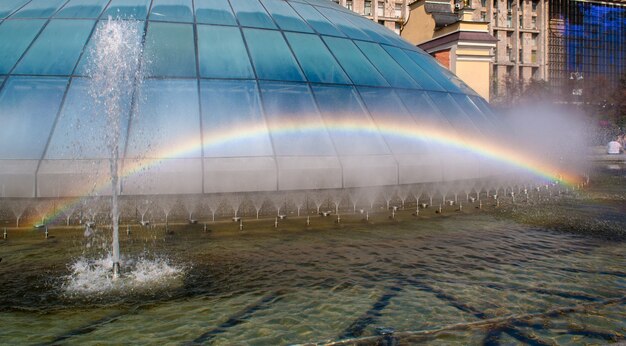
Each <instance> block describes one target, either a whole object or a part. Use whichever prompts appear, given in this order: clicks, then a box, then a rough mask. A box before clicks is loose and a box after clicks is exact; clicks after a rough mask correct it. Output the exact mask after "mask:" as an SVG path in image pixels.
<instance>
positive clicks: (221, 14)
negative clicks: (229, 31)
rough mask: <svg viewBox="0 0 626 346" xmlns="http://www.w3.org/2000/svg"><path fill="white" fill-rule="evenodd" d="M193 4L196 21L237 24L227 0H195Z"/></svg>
mask: <svg viewBox="0 0 626 346" xmlns="http://www.w3.org/2000/svg"><path fill="white" fill-rule="evenodd" d="M194 5H195V6H196V21H197V22H198V23H206V24H224V25H237V20H235V15H234V14H233V10H232V9H231V8H230V5H229V4H228V0H196V1H195V3H194Z"/></svg>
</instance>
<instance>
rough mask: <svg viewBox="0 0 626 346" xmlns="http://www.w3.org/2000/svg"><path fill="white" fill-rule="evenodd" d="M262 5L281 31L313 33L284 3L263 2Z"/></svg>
mask: <svg viewBox="0 0 626 346" xmlns="http://www.w3.org/2000/svg"><path fill="white" fill-rule="evenodd" d="M263 5H265V8H267V10H268V11H269V12H270V13H271V14H272V17H273V18H274V21H275V22H276V24H278V26H279V27H280V28H281V29H283V30H290V31H303V32H313V30H311V28H309V26H308V25H307V24H306V23H305V22H304V20H302V18H300V16H298V14H297V13H296V12H295V11H294V10H293V9H292V8H291V6H289V4H288V3H287V2H285V1H281V0H264V1H263Z"/></svg>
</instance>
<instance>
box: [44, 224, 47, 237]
mask: <svg viewBox="0 0 626 346" xmlns="http://www.w3.org/2000/svg"><path fill="white" fill-rule="evenodd" d="M44 234H45V236H46V239H48V226H46V231H45V232H44Z"/></svg>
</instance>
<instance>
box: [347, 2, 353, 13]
mask: <svg viewBox="0 0 626 346" xmlns="http://www.w3.org/2000/svg"><path fill="white" fill-rule="evenodd" d="M346 8H347V9H349V10H350V11H352V1H350V0H348V1H346Z"/></svg>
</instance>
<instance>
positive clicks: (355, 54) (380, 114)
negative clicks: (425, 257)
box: [0, 0, 497, 197]
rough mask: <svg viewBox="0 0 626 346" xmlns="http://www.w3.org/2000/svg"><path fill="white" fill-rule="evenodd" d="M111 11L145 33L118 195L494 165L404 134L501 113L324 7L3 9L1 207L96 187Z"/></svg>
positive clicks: (472, 132) (387, 177)
mask: <svg viewBox="0 0 626 346" xmlns="http://www.w3.org/2000/svg"><path fill="white" fill-rule="evenodd" d="M109 17H112V18H116V19H122V20H135V21H136V23H137V25H139V26H141V28H142V32H143V33H144V37H143V45H144V47H143V61H142V64H143V66H144V67H145V71H146V73H145V79H144V81H143V82H142V83H141V85H140V86H139V87H138V88H137V89H138V91H137V95H135V94H134V93H132V92H130V91H129V95H128V98H129V100H128V102H127V103H128V107H127V108H128V109H127V110H126V111H125V112H123V113H124V114H122V115H121V117H122V124H123V125H122V127H123V130H122V138H121V139H122V145H121V152H122V154H121V165H122V172H123V174H122V193H124V194H129V195H133V194H195V193H216V192H235V191H275V190H300V189H325V188H350V187H360V186H378V185H396V184H412V183H419V182H437V181H450V180H458V179H474V178H479V177H481V175H484V174H486V172H487V171H488V170H487V169H485V167H486V166H485V165H484V164H482V165H481V163H480V160H479V159H478V158H476V157H473V156H472V155H471V154H468V153H467V152H463V151H462V150H454V149H449V148H447V147H446V146H445V145H442V144H441V138H442V136H439V137H436V136H435V137H431V136H429V135H428V133H414V134H412V133H411V132H410V131H413V130H414V129H418V130H419V129H421V128H423V129H429V130H428V131H430V130H432V129H435V130H437V131H441V132H442V133H445V136H448V137H450V138H456V140H457V141H462V140H463V138H464V136H489V135H490V133H489V132H490V129H492V128H493V125H494V123H495V122H496V121H497V119H495V118H494V115H493V114H492V113H491V112H490V110H489V108H488V106H487V104H486V102H485V101H484V100H483V99H482V98H480V97H479V96H478V95H477V94H476V93H475V92H474V91H472V90H471V89H470V88H468V87H467V86H466V85H465V84H464V83H462V82H461V81H460V80H459V79H458V78H456V77H455V76H454V75H452V74H451V73H450V72H448V71H447V70H446V69H444V68H442V67H441V66H440V65H439V64H438V63H437V62H436V61H435V60H434V59H432V58H431V57H430V56H429V55H428V54H426V53H424V52H423V51H421V50H420V49H418V48H416V47H414V46H412V45H411V44H409V43H408V42H406V41H404V40H403V39H401V38H400V37H399V36H397V35H396V34H394V33H393V32H391V31H390V30H388V29H386V28H384V27H383V26H380V25H378V24H376V23H374V22H372V21H370V20H368V19H366V18H363V17H361V16H359V15H357V14H355V13H353V12H351V11H348V10H346V9H344V8H343V7H341V6H339V5H337V4H335V3H333V2H332V1H327V0H286V1H285V0H195V1H192V0H110V1H109V0H69V1H67V0H4V1H2V2H0V124H2V126H0V184H1V185H2V191H1V193H2V197H58V196H68V195H70V196H72V195H84V194H86V193H89V192H90V191H91V190H93V188H94V187H98V185H103V183H102V182H101V181H102V180H106V179H105V178H104V176H106V173H107V172H108V154H107V150H105V148H106V143H104V142H103V141H104V139H103V138H104V137H103V136H102V134H101V132H102V130H101V129H103V128H104V126H103V123H102V122H103V121H105V120H104V119H98V118H94V117H90V116H88V113H89V112H88V109H89V96H88V95H87V90H88V84H89V79H88V78H87V71H88V68H89V59H90V57H89V51H90V50H89V47H90V45H91V44H92V43H91V42H92V40H91V38H92V36H93V33H94V31H95V28H96V27H97V26H98V25H102V22H103V21H104V20H107V19H108V18H109ZM424 131H426V130H424ZM445 136H443V137H445ZM433 138H435V139H436V138H438V139H439V140H434V139H433ZM444 153H445V155H443V154H444Z"/></svg>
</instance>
